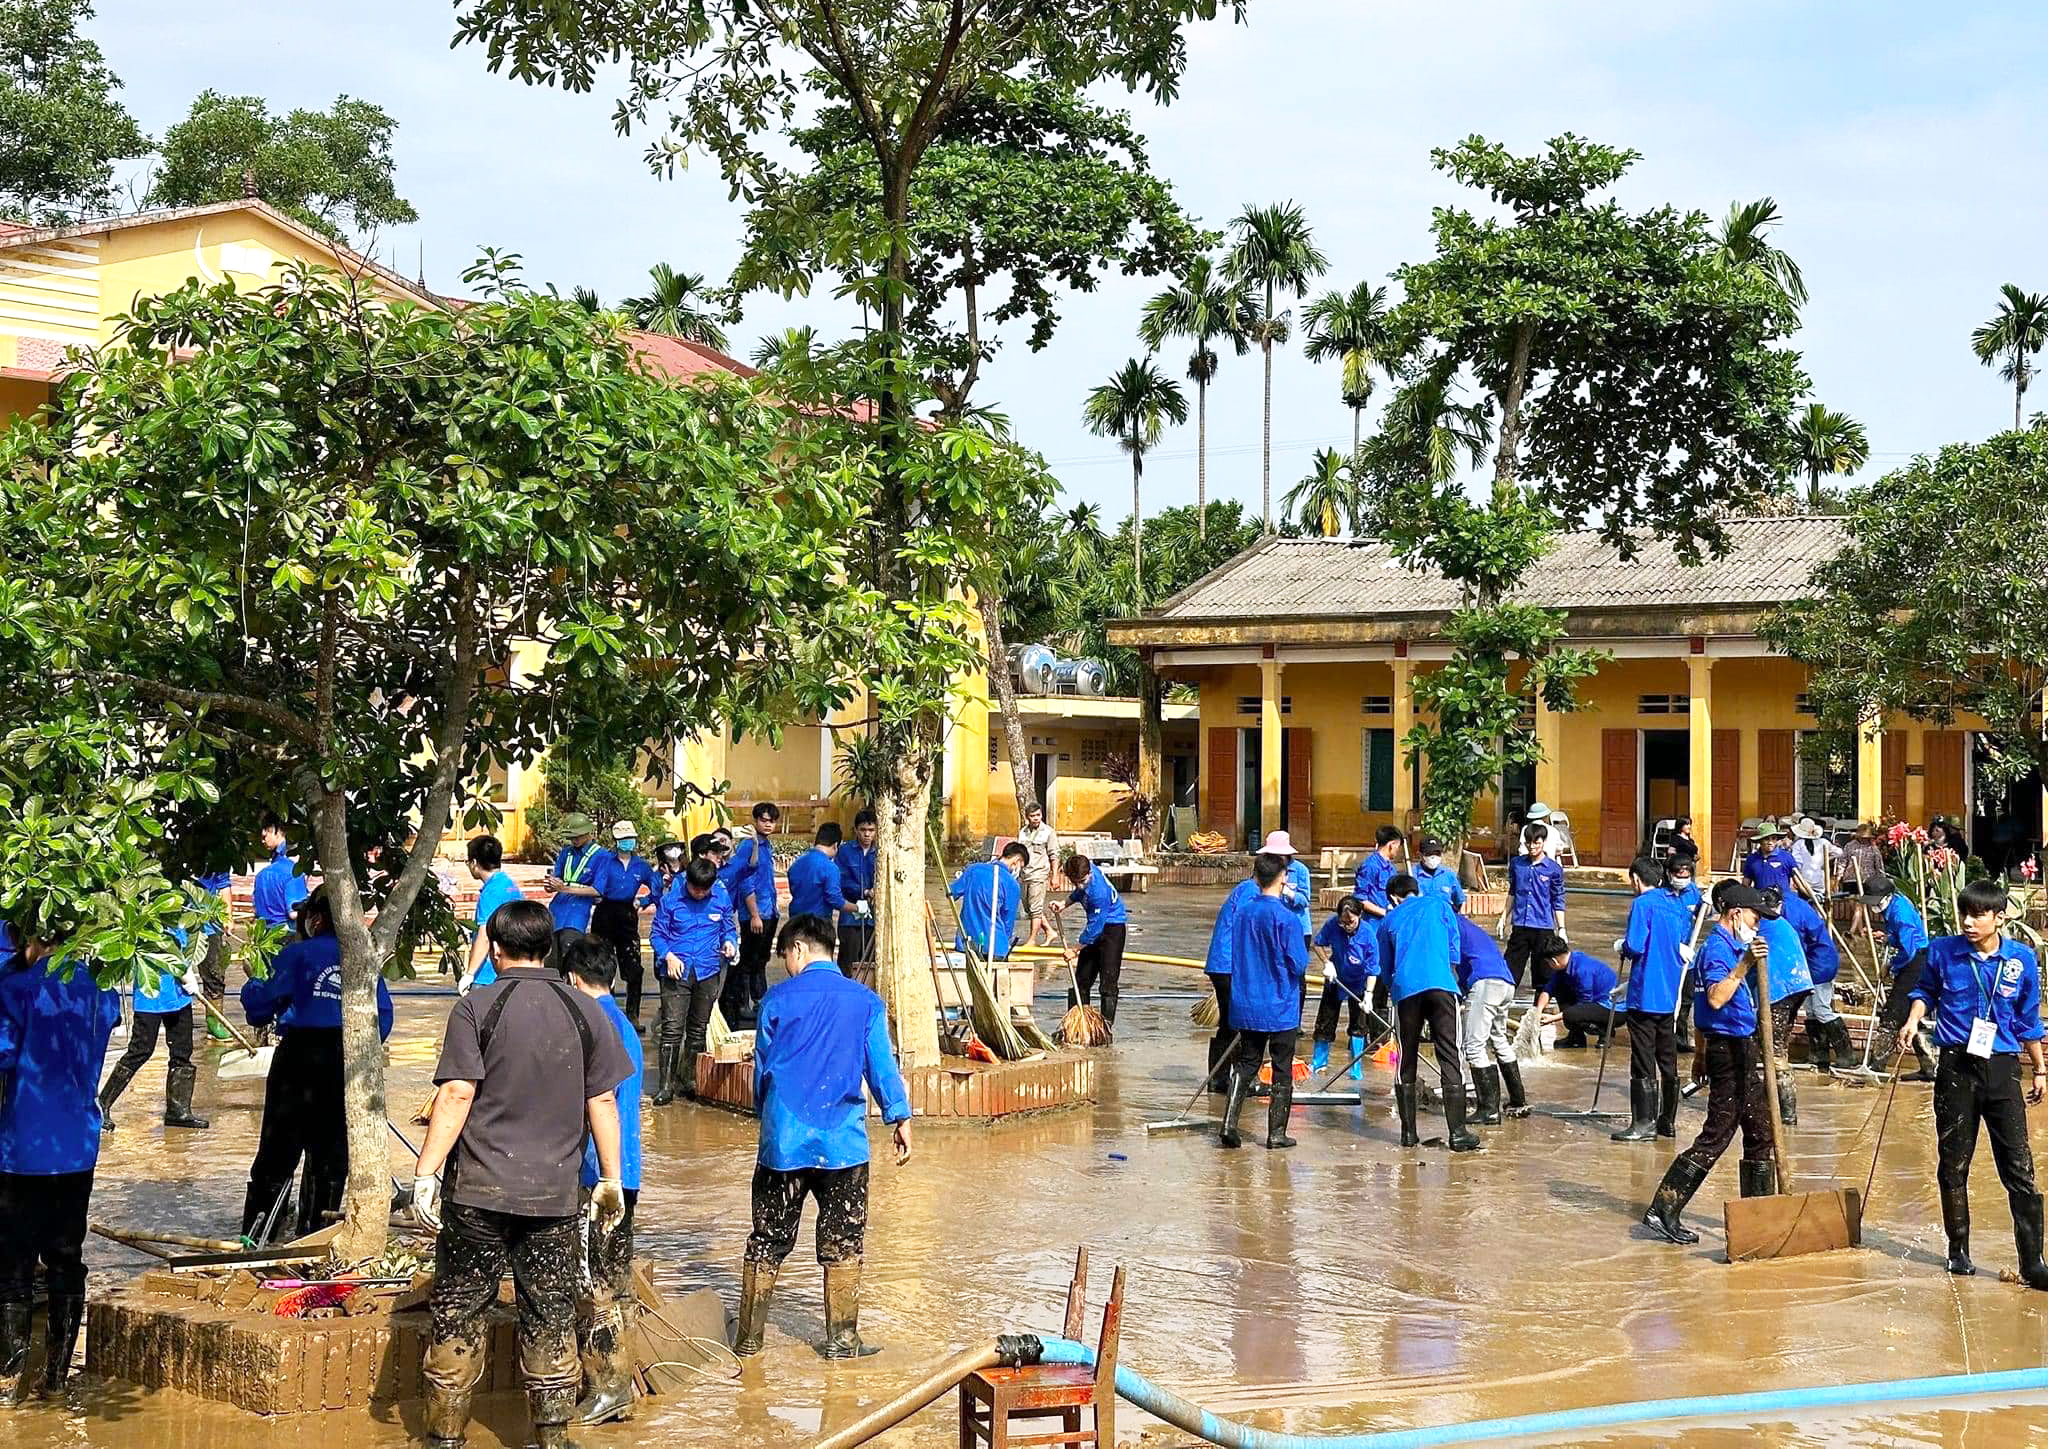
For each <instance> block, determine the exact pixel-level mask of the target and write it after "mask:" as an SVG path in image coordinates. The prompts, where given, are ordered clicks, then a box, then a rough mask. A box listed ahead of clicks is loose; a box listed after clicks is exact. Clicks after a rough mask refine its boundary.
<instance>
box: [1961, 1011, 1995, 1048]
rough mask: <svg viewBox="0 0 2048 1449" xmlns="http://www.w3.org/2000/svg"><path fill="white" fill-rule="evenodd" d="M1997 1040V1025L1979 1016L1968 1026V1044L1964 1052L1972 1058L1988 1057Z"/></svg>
mask: <svg viewBox="0 0 2048 1449" xmlns="http://www.w3.org/2000/svg"><path fill="white" fill-rule="evenodd" d="M1997 1039H1998V1024H1997V1023H1996V1022H1993V1021H1988V1020H1986V1019H1985V1018H1984V1017H1981V1016H1980V1017H1978V1018H1977V1019H1976V1021H1974V1022H1973V1023H1971V1025H1970V1044H1969V1046H1968V1047H1967V1048H1966V1050H1967V1051H1968V1052H1969V1053H1970V1055H1971V1056H1973V1057H1988V1056H1990V1055H1991V1047H1992V1043H1994V1042H1995V1041H1996V1040H1997Z"/></svg>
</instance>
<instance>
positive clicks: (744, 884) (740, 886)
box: [726, 835, 782, 921]
mask: <svg viewBox="0 0 2048 1449" xmlns="http://www.w3.org/2000/svg"><path fill="white" fill-rule="evenodd" d="M730 869H731V871H732V881H731V883H730V884H729V885H728V886H727V887H726V888H727V889H728V890H730V891H731V892H732V903H733V905H734V906H736V907H738V908H739V911H740V913H741V914H742V915H744V914H746V910H747V897H748V896H750V895H751V896H752V897H753V898H754V909H755V910H757V911H759V912H760V913H761V919H762V920H764V921H765V920H767V919H769V918H770V917H771V916H779V915H781V914H782V910H781V906H780V904H779V903H778V900H777V897H776V894H775V847H774V846H773V845H770V844H769V843H768V842H767V841H765V840H763V839H762V838H761V837H760V836H759V835H749V836H747V837H745V838H744V839H742V840H741V841H740V842H739V843H738V844H737V845H735V846H733V848H732V862H731V866H730Z"/></svg>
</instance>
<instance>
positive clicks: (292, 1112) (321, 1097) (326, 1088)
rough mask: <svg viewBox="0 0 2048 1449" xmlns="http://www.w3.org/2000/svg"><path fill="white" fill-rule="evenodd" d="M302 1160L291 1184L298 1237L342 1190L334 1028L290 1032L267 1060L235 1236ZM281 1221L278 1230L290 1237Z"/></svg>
mask: <svg viewBox="0 0 2048 1449" xmlns="http://www.w3.org/2000/svg"><path fill="white" fill-rule="evenodd" d="M302 1153H303V1154H304V1156H305V1159H306V1170H305V1175H304V1176H303V1177H302V1178H301V1179H300V1182H299V1212H298V1235H303V1234H306V1233H310V1232H312V1231H313V1230H314V1229H315V1228H317V1227H319V1226H320V1225H321V1222H320V1219H321V1215H322V1214H323V1213H326V1212H331V1211H335V1210H338V1209H339V1208H340V1207H341V1195H342V1191H343V1189H345V1188H346V1187H347V1186H348V1124H347V1122H346V1121H345V1120H344V1118H343V1116H342V1106H341V1028H340V1027H338V1026H295V1027H292V1028H291V1029H290V1030H288V1031H287V1032H286V1033H285V1036H284V1040H283V1041H282V1042H280V1043H279V1044H278V1048H277V1055H276V1056H275V1057H273V1058H271V1062H270V1079H269V1081H268V1083H267V1084H266V1085H265V1087H264V1092H263V1128H262V1132H261V1135H260V1136H258V1138H257V1141H256V1160H255V1161H253V1162H251V1163H250V1164H249V1191H248V1195H247V1196H246V1197H245V1198H244V1199H243V1200H242V1231H243V1232H244V1233H245V1234H246V1233H249V1232H250V1231H251V1230H252V1229H254V1228H256V1227H257V1226H258V1225H259V1224H261V1223H262V1222H264V1221H265V1220H267V1219H268V1218H269V1216H270V1212H271V1209H272V1207H273V1206H275V1204H276V1203H277V1200H278V1199H279V1197H280V1196H282V1195H283V1193H284V1191H285V1190H286V1188H288V1187H289V1186H290V1185H291V1180H292V1172H293V1170H294V1169H296V1168H297V1167H298V1165H299V1157H300V1155H301V1154H302ZM287 1221H288V1219H287V1218H286V1217H284V1216H282V1215H280V1216H279V1218H278V1224H279V1231H280V1232H282V1233H283V1235H284V1236H286V1237H291V1236H294V1234H293V1233H292V1232H291V1230H290V1229H289V1228H288V1227H285V1224H286V1222H287Z"/></svg>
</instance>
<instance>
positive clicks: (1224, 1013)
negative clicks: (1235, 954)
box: [1207, 971, 1237, 1092]
mask: <svg viewBox="0 0 2048 1449" xmlns="http://www.w3.org/2000/svg"><path fill="white" fill-rule="evenodd" d="M1207 974H1208V977H1209V986H1210V988H1211V989H1212V990H1213V991H1215V993H1216V1034H1215V1035H1214V1036H1212V1037H1210V1038H1209V1088H1210V1090H1211V1091H1216V1092H1221V1091H1226V1090H1228V1089H1229V1086H1230V1073H1229V1072H1227V1071H1225V1070H1224V1068H1225V1067H1226V1066H1228V1065H1229V1063H1230V1060H1231V1050H1230V1043H1231V1040H1232V1039H1233V1038H1234V1037H1236V1035H1237V1033H1236V1032H1234V1031H1232V1030H1231V1029H1230V977H1229V976H1228V975H1227V974H1224V973H1221V972H1216V971H1211V972H1209V973H1207Z"/></svg>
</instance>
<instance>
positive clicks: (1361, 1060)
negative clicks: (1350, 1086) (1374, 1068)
mask: <svg viewBox="0 0 2048 1449" xmlns="http://www.w3.org/2000/svg"><path fill="white" fill-rule="evenodd" d="M1351 1080H1352V1081H1354V1082H1362V1081H1364V1080H1365V1038H1364V1037H1362V1036H1354V1037H1353V1038H1351Z"/></svg>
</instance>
